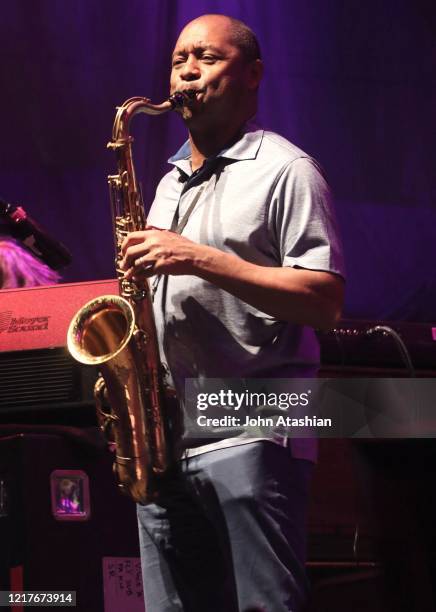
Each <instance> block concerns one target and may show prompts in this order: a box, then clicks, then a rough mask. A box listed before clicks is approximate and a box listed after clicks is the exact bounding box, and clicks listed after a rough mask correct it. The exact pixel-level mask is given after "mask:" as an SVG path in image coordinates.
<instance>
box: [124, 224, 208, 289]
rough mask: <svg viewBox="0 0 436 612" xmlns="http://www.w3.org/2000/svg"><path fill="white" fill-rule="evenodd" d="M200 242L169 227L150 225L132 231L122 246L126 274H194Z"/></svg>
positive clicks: (129, 276) (130, 275)
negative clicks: (168, 228)
mask: <svg viewBox="0 0 436 612" xmlns="http://www.w3.org/2000/svg"><path fill="white" fill-rule="evenodd" d="M199 249H201V245H199V244H196V243H195V242H192V240H188V239H187V238H185V237H184V236H180V234H176V233H175V232H172V231H170V230H164V229H159V228H156V227H148V228H146V229H145V230H144V231H140V232H131V233H130V234H129V235H128V236H127V237H126V238H125V240H124V242H123V244H122V246H121V253H122V255H123V260H122V262H121V268H122V269H123V270H124V271H125V277H126V278H128V279H130V278H135V279H136V278H144V277H149V276H153V275H155V274H174V275H181V274H192V273H193V267H194V261H195V259H196V257H197V256H198V251H199Z"/></svg>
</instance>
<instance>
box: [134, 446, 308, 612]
mask: <svg viewBox="0 0 436 612" xmlns="http://www.w3.org/2000/svg"><path fill="white" fill-rule="evenodd" d="M180 464H181V465H180V470H178V471H177V472H176V473H175V474H174V476H173V477H171V478H170V479H169V480H168V482H166V483H165V485H164V486H163V488H162V489H161V491H160V494H159V499H158V501H157V502H156V503H152V504H147V505H145V506H143V505H138V522H139V537H140V547H141V563H142V574H143V583H144V594H145V605H146V610H147V612H175V611H180V610H183V611H184V612H254V611H259V612H260V611H268V612H282V611H283V612H285V611H286V612H290V611H292V612H296V611H298V610H300V609H301V608H302V605H303V603H304V601H305V599H306V595H307V579H306V574H305V570H304V562H305V552H306V551H305V549H306V540H305V515H306V506H307V495H308V486H309V482H310V475H311V472H312V464H311V463H310V462H309V461H305V460H304V459H294V458H292V457H291V456H290V451H289V449H287V448H282V447H281V446H278V445H277V444H274V443H273V442H265V441H258V442H253V443H250V444H245V445H241V446H234V447H230V448H226V449H219V450H215V451H211V452H208V453H204V454H201V455H198V456H195V457H192V458H190V459H184V460H182V461H181V462H180Z"/></svg>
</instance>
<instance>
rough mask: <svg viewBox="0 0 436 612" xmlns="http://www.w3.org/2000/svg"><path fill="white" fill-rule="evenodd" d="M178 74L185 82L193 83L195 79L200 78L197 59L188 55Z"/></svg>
mask: <svg viewBox="0 0 436 612" xmlns="http://www.w3.org/2000/svg"><path fill="white" fill-rule="evenodd" d="M179 74H180V77H181V78H182V79H183V80H185V81H195V79H198V78H200V66H199V63H198V59H197V58H196V57H193V56H192V55H190V56H189V57H188V58H187V59H186V62H185V63H184V64H183V67H182V70H181V71H180V73H179Z"/></svg>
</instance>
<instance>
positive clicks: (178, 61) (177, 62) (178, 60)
mask: <svg viewBox="0 0 436 612" xmlns="http://www.w3.org/2000/svg"><path fill="white" fill-rule="evenodd" d="M184 61H185V60H184V59H183V58H182V57H177V58H175V59H173V66H180V64H183V62H184Z"/></svg>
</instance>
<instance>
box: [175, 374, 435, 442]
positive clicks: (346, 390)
mask: <svg viewBox="0 0 436 612" xmlns="http://www.w3.org/2000/svg"><path fill="white" fill-rule="evenodd" d="M435 401H436V379H435V378H331V379H327V378H300V379H188V380H187V381H186V385H185V402H184V431H185V435H187V436H190V435H192V436H194V437H195V436H197V437H201V438H207V437H212V438H222V437H228V436H239V435H242V436H244V435H245V436H250V437H262V438H264V437H269V436H270V435H271V437H275V436H276V435H277V434H279V435H282V436H286V437H314V436H315V437H327V438H338V437H340V438H348V437H353V438H354V437H356V438H418V437H419V438H424V437H425V438H435V437H436V416H435V415H436V412H435V409H434V405H435Z"/></svg>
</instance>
